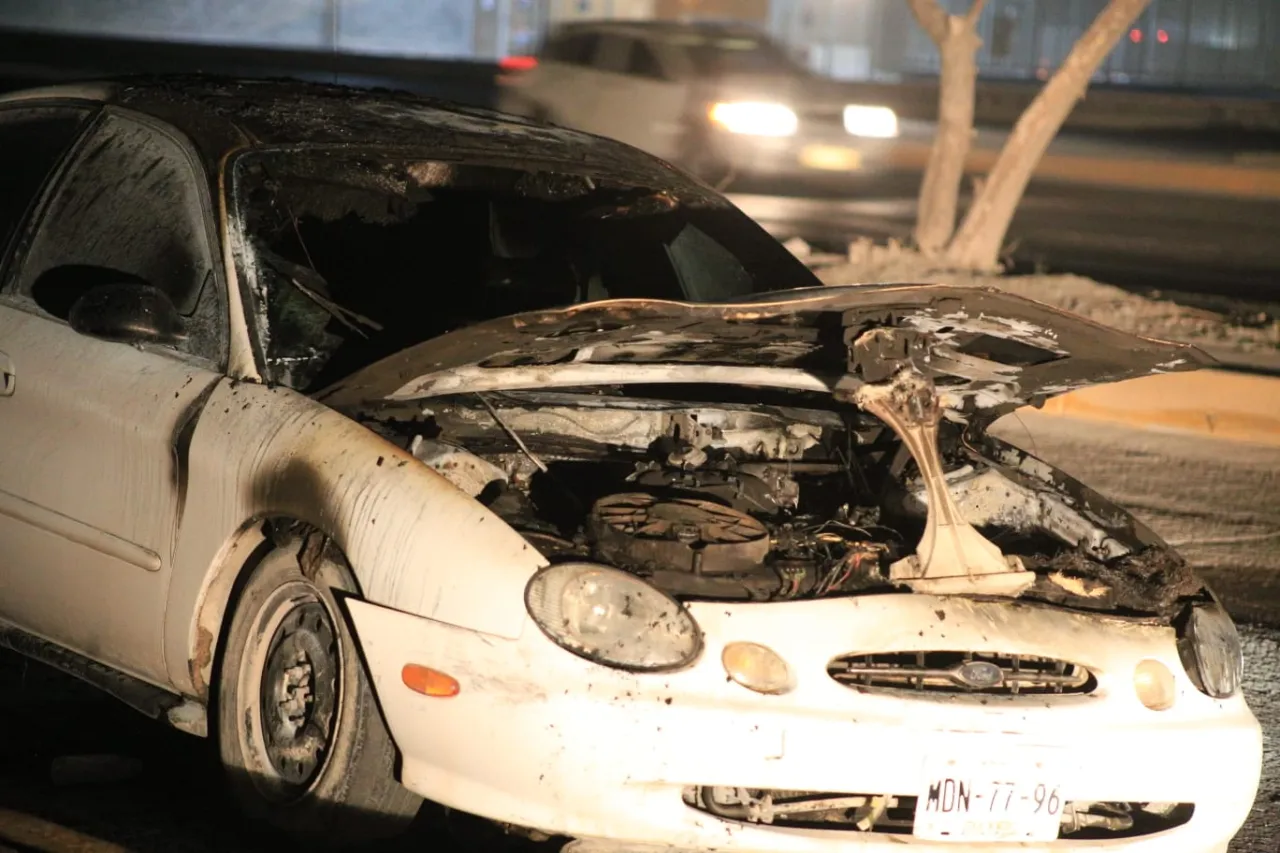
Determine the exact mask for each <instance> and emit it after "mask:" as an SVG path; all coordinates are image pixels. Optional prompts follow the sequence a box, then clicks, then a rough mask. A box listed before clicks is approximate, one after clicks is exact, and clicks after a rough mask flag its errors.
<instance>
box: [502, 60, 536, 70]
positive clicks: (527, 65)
mask: <svg viewBox="0 0 1280 853" xmlns="http://www.w3.org/2000/svg"><path fill="white" fill-rule="evenodd" d="M498 67H499V68H501V69H502V70H503V71H532V70H533V69H535V68H537V67H538V57H536V56H504V57H502V58H501V59H499V60H498Z"/></svg>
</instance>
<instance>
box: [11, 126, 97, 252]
mask: <svg viewBox="0 0 1280 853" xmlns="http://www.w3.org/2000/svg"><path fill="white" fill-rule="evenodd" d="M87 112H88V111H87V110H81V109H72V108H65V107H30V108H19V109H7V110H0V151H3V152H4V159H5V166H4V168H3V169H0V260H3V259H4V258H5V257H7V256H8V254H9V249H10V244H11V243H12V241H13V238H14V235H16V234H17V233H18V229H19V228H20V227H21V225H22V221H23V219H24V218H25V217H26V214H27V212H28V211H29V210H30V208H31V205H32V204H33V203H34V202H35V199H36V195H37V194H39V192H40V188H41V187H42V186H43V185H44V182H45V180H46V179H47V178H48V177H49V173H50V172H52V171H53V168H54V166H56V165H57V164H58V161H59V160H60V159H61V158H62V155H63V154H65V153H66V151H67V149H68V148H70V147H71V143H72V142H74V141H75V139H76V136H77V134H78V133H79V130H80V127H81V126H82V125H83V124H84V119H85V116H86V115H87Z"/></svg>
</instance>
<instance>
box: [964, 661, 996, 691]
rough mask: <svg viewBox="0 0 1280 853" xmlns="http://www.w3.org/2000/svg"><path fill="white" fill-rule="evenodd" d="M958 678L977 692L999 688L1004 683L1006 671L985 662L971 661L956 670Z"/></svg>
mask: <svg viewBox="0 0 1280 853" xmlns="http://www.w3.org/2000/svg"><path fill="white" fill-rule="evenodd" d="M956 678H957V679H959V680H960V681H961V682H963V683H964V684H965V685H966V686H968V687H972V688H974V689H976V690H986V689H988V688H991V687H999V686H1000V684H1001V683H1003V682H1004V670H1002V669H1000V667H998V666H996V665H995V664H994V663H991V662H990V661H985V660H971V661H969V662H968V663H966V664H962V665H961V666H960V667H959V668H958V669H956Z"/></svg>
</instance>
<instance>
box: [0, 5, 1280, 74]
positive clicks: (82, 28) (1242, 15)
mask: <svg viewBox="0 0 1280 853" xmlns="http://www.w3.org/2000/svg"><path fill="white" fill-rule="evenodd" d="M969 2H970V0H943V3H944V5H946V6H948V7H949V8H951V9H953V10H955V11H962V10H963V9H965V8H967V7H968V5H969ZM1105 2H1106V0H991V2H988V4H987V7H986V10H985V11H984V13H983V16H982V20H981V24H980V29H981V35H982V38H983V47H982V51H981V53H980V55H979V58H978V61H979V68H980V73H981V74H982V75H983V76H984V77H986V78H988V79H1012V80H1018V79H1027V80H1030V79H1035V78H1044V77H1046V76H1047V75H1048V74H1049V72H1051V71H1052V70H1053V69H1054V68H1055V67H1056V66H1057V65H1058V64H1059V63H1060V62H1061V61H1062V59H1063V57H1064V56H1066V53H1067V51H1068V50H1069V49H1070V47H1071V45H1072V43H1073V42H1074V41H1075V40H1076V38H1077V37H1078V36H1079V35H1080V33H1081V32H1083V30H1084V28H1085V27H1087V26H1088V24H1089V22H1090V21H1091V20H1092V19H1093V18H1094V16H1096V15H1097V13H1098V11H1099V10H1100V9H1101V8H1102V7H1103V6H1104V5H1105ZM599 18H657V19H689V20H697V19H718V20H725V19H732V20H737V21H745V22H750V23H754V24H756V25H758V26H760V27H761V28H762V29H765V30H767V31H768V32H769V33H770V34H772V35H773V36H774V37H775V38H776V39H778V40H779V41H781V42H782V43H784V44H785V45H787V46H788V47H789V49H790V50H792V51H793V53H794V55H795V56H796V57H797V58H798V59H800V60H801V61H802V62H804V63H805V64H807V65H808V66H809V67H810V68H812V69H813V70H814V71H817V72H819V73H821V74H825V75H829V76H832V77H835V78H838V79H844V80H881V81H894V80H899V79H903V78H906V77H915V76H921V75H932V74H935V73H936V71H937V51H936V49H935V48H934V46H933V45H932V43H930V42H929V40H928V38H927V37H926V36H925V35H924V33H923V32H921V31H920V30H919V28H918V27H917V26H916V25H915V23H914V21H913V20H912V18H911V15H910V13H909V11H908V9H907V5H906V3H905V2H904V0H112V2H102V0H39V2H34V0H0V26H3V27H9V28H20V29H33V30H40V31H45V32H54V33H67V34H76V35H96V36H109V37H116V38H143V39H156V40H163V41H169V42H174V41H178V42H181V41H191V42H201V43H217V44H224V45H239V46H261V47H274V48H285V49H297V50H309V51H315V50H323V51H332V52H335V53H348V54H359V55H375V56H399V57H429V58H437V59H445V58H449V59H472V60H480V61H485V60H490V61H491V60H494V59H499V58H501V57H503V56H508V55H519V54H524V53H529V52H532V51H534V50H536V47H537V44H538V43H539V41H540V39H541V37H542V34H543V33H544V31H545V29H546V28H547V27H548V26H551V25H554V24H556V23H558V22H565V21H571V20H583V19H599ZM1098 76H1099V80H1100V81H1105V82H1109V83H1113V84H1118V85H1125V84H1130V85H1142V86H1153V87H1165V88H1191V89H1201V90H1257V91H1268V90H1270V91H1280V3H1277V2H1275V0H1152V3H1151V6H1150V7H1149V8H1148V10H1147V11H1146V12H1145V13H1144V15H1143V16H1142V18H1141V19H1140V20H1139V21H1138V23H1137V24H1136V25H1135V26H1134V28H1133V29H1132V31H1131V32H1130V33H1129V34H1128V36H1127V37H1126V38H1125V39H1124V40H1123V41H1122V42H1121V44H1120V46H1119V47H1118V48H1117V49H1116V50H1115V51H1114V52H1113V53H1112V54H1111V56H1110V57H1109V58H1108V59H1107V61H1106V63H1105V64H1104V66H1103V67H1102V69H1100V71H1099V75H1098Z"/></svg>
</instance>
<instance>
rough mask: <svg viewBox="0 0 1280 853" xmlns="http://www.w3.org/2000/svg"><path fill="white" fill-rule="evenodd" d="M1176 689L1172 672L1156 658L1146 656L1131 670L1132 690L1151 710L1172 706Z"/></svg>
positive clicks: (1161, 709)
mask: <svg viewBox="0 0 1280 853" xmlns="http://www.w3.org/2000/svg"><path fill="white" fill-rule="evenodd" d="M1176 689H1177V688H1176V686H1175V685H1174V683H1173V673H1172V672H1170V671H1169V667H1167V666H1165V665H1164V664H1162V663H1160V661H1158V660H1151V659H1150V658H1148V659H1147V660H1144V661H1142V663H1140V664H1138V666H1137V668H1136V669H1135V670H1134V671H1133V691H1134V692H1135V693H1137V694H1138V699H1139V701H1141V702H1142V704H1143V705H1146V706H1147V707H1148V708H1150V709H1151V710H1153V711H1167V710H1168V709H1169V708H1172V707H1173V700H1174V693H1175V690H1176Z"/></svg>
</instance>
